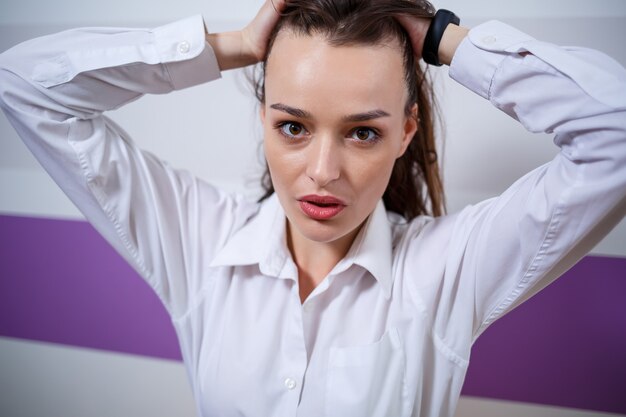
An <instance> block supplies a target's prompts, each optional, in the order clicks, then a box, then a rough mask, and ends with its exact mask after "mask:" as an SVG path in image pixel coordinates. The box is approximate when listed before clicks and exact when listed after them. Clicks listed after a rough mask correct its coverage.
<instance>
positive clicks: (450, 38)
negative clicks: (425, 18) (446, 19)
mask: <svg viewBox="0 0 626 417" xmlns="http://www.w3.org/2000/svg"><path fill="white" fill-rule="evenodd" d="M468 32H469V29H468V28H466V27H463V26H457V25H448V27H446V29H445V31H444V32H443V36H442V38H441V42H440V43H439V51H438V54H439V62H441V63H442V64H445V65H450V63H451V62H452V58H453V57H454V53H455V52H456V50H457V48H458V47H459V45H460V44H461V42H463V39H465V37H466V36H467V34H468Z"/></svg>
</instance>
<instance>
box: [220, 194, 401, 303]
mask: <svg viewBox="0 0 626 417" xmlns="http://www.w3.org/2000/svg"><path fill="white" fill-rule="evenodd" d="M286 242H287V239H286V221H285V212H284V211H283V208H282V206H281V205H280V202H279V201H278V197H277V196H276V194H273V195H272V196H270V197H269V198H268V199H267V200H265V201H264V202H263V203H261V206H260V209H259V211H258V213H257V214H256V215H255V216H253V217H252V218H251V219H250V220H248V222H247V223H246V224H245V225H244V226H243V227H242V228H241V229H239V230H238V231H237V232H235V234H234V235H233V236H232V237H231V238H230V239H229V240H228V242H227V243H226V244H225V245H224V247H223V248H222V249H221V250H220V251H219V252H218V254H217V256H216V257H215V258H214V259H213V261H212V262H211V266H232V265H253V264H258V265H259V269H260V271H261V273H263V274H265V275H270V276H275V277H278V278H283V279H285V278H290V279H294V280H295V279H296V277H297V268H296V266H295V264H294V262H293V260H292V258H291V254H290V253H289V249H288V248H287V243H286ZM391 245H392V240H391V227H390V224H389V220H388V219H387V211H386V210H385V206H384V204H383V202H382V200H380V201H379V202H378V204H377V205H376V208H375V209H374V211H373V212H372V214H371V215H370V216H369V218H368V219H367V221H366V223H365V225H364V226H363V228H362V229H361V230H360V231H359V234H358V235H357V237H356V239H355V240H354V243H353V244H352V247H351V248H350V250H349V251H348V253H347V255H346V256H345V257H344V259H342V260H341V261H340V262H339V263H338V264H337V265H336V266H335V268H333V270H332V271H331V272H330V273H331V274H339V273H341V272H343V271H345V270H347V269H348V268H350V267H351V266H352V265H353V264H355V265H359V266H361V267H362V268H364V269H366V270H367V271H369V272H370V274H372V276H373V277H374V278H375V279H376V280H377V281H378V283H379V284H380V285H381V286H382V289H383V291H384V293H385V296H386V297H387V298H389V297H390V296H391V289H392V285H393V275H392V273H391V268H392V246H391Z"/></svg>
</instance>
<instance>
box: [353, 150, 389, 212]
mask: <svg viewBox="0 0 626 417" xmlns="http://www.w3.org/2000/svg"><path fill="white" fill-rule="evenodd" d="M395 160H396V158H395V152H394V149H392V148H391V147H389V148H388V149H381V150H380V152H372V153H371V154H369V155H362V154H361V155H354V157H351V158H349V163H350V166H351V168H350V169H348V170H346V175H347V176H348V180H349V182H350V183H351V184H353V186H354V187H355V188H356V189H357V191H358V193H359V194H360V195H361V196H362V197H364V198H367V199H374V200H378V199H379V198H380V197H382V195H383V193H384V192H385V189H386V188H387V184H388V183H389V177H390V176H391V171H392V169H393V164H394V163H395Z"/></svg>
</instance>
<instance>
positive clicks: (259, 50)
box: [241, 0, 285, 62]
mask: <svg viewBox="0 0 626 417" xmlns="http://www.w3.org/2000/svg"><path fill="white" fill-rule="evenodd" d="M284 6H285V1H284V0H266V1H265V3H264V4H263V6H261V9H259V11H258V13H257V14H256V16H255V17H254V19H252V21H251V22H250V23H248V25H247V26H246V27H245V28H243V30H242V31H241V38H242V40H243V46H244V47H245V48H247V49H248V51H249V52H248V53H250V54H251V55H253V56H254V57H256V58H257V62H258V61H261V60H263V58H265V49H266V48H267V42H268V40H269V37H270V34H271V33H272V29H274V26H275V25H276V22H278V18H279V17H280V12H281V11H282V9H283V7H284Z"/></svg>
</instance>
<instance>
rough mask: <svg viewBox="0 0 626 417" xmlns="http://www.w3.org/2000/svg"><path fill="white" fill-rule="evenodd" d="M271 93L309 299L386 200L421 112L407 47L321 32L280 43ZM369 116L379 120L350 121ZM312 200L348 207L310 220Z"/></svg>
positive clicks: (274, 161)
mask: <svg viewBox="0 0 626 417" xmlns="http://www.w3.org/2000/svg"><path fill="white" fill-rule="evenodd" d="M265 93H266V102H265V104H264V106H263V108H262V110H261V119H262V121H263V126H264V149H265V156H266V158H267V162H268V166H269V169H270V174H271V176H272V181H273V184H274V188H275V190H276V193H277V195H278V198H279V200H280V202H281V204H282V206H283V208H284V209H285V213H286V216H287V221H288V244H289V248H290V249H291V252H292V255H293V257H294V260H295V262H296V264H297V265H298V269H299V277H300V287H301V297H303V298H305V297H306V295H308V293H309V292H310V290H312V288H314V287H315V286H316V285H317V284H318V283H319V282H320V281H321V280H322V279H323V278H324V277H325V276H326V275H327V274H328V273H329V272H330V270H331V269H332V268H333V267H334V266H335V265H336V264H337V263H338V262H339V260H341V258H343V257H344V256H345V254H346V253H347V252H348V250H349V248H350V245H351V244H352V242H353V240H354V238H355V236H356V234H357V233H358V231H359V230H360V228H361V226H362V224H363V223H364V221H365V220H366V219H367V217H368V216H369V215H370V214H371V213H372V211H373V210H374V208H375V207H376V204H377V203H378V201H379V200H380V198H381V197H382V195H383V192H384V191H385V188H386V187H387V184H388V182H389V177H390V175H391V170H392V168H393V164H394V162H395V160H396V159H397V158H399V157H400V156H402V154H403V153H404V151H405V150H406V148H407V146H408V145H409V143H410V141H411V138H412V137H413V135H414V134H415V131H416V129H417V123H416V118H417V117H416V112H417V106H414V107H413V115H412V117H406V115H405V112H404V108H405V103H406V100H407V97H408V93H407V91H406V84H405V81H404V73H403V65H402V53H401V49H400V46H399V44H393V43H392V44H391V45H390V46H377V47H372V46H371V45H367V46H342V47H335V46H331V45H329V44H328V43H327V42H326V41H325V40H324V39H323V38H322V37H321V36H319V35H314V36H297V35H294V34H293V33H290V32H287V31H285V32H281V33H279V34H278V36H277V38H276V40H275V42H274V47H273V49H272V52H271V55H270V57H269V59H268V62H267V69H266V78H265ZM285 106H288V107H289V108H286V107H285ZM292 109H298V110H300V111H304V112H306V113H307V116H306V117H295V116H294V115H293V114H290V112H291V113H293V110H292ZM368 112H369V114H370V115H371V116H374V118H372V119H371V120H367V121H350V122H349V121H346V119H347V118H348V116H350V115H356V114H363V113H368ZM372 113H374V114H372ZM284 123H288V124H287V125H285V124H284ZM374 130H375V131H377V132H378V134H376V133H374ZM294 133H295V134H294ZM310 194H316V195H324V196H326V195H331V196H334V197H337V198H339V199H341V200H342V201H343V202H345V203H346V207H345V209H344V210H343V211H342V212H341V213H339V215H337V216H335V217H333V218H331V219H328V220H316V219H312V218H310V217H309V216H307V215H306V214H304V213H303V212H302V210H301V209H300V205H299V201H298V200H299V198H300V197H302V196H306V195H310Z"/></svg>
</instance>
